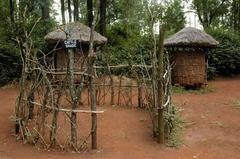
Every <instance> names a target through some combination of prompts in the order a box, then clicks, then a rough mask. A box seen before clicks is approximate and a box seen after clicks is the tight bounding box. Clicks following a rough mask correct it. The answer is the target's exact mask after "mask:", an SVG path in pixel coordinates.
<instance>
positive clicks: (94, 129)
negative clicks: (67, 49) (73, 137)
mask: <svg viewBox="0 0 240 159" xmlns="http://www.w3.org/2000/svg"><path fill="white" fill-rule="evenodd" d="M98 7H99V0H96V14H95V16H94V18H93V20H92V23H91V34H90V45H89V55H88V58H89V61H88V68H89V71H88V72H89V74H91V75H93V74H94V68H93V66H94V64H95V60H96V54H95V53H94V50H93V41H94V29H95V25H96V21H97V16H98ZM89 84H90V85H89V91H90V96H91V110H92V111H96V91H95V85H94V84H93V77H92V76H91V77H90V79H89ZM91 135H92V149H97V114H96V113H92V131H91Z"/></svg>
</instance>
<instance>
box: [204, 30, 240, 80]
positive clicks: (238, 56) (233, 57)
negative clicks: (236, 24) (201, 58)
mask: <svg viewBox="0 0 240 159" xmlns="http://www.w3.org/2000/svg"><path fill="white" fill-rule="evenodd" d="M208 32H209V33H210V34H211V35H212V36H213V37H214V38H215V39H216V40H217V41H218V42H219V46H218V47H217V48H216V49H214V50H212V51H211V52H210V53H209V55H208V62H209V70H208V73H209V76H208V77H209V78H212V77H214V76H215V75H216V74H218V75H224V76H229V75H232V74H239V73H240V69H239V68H240V37H239V36H238V35H237V34H234V33H233V32H232V31H230V30H224V29H215V30H209V31H208Z"/></svg>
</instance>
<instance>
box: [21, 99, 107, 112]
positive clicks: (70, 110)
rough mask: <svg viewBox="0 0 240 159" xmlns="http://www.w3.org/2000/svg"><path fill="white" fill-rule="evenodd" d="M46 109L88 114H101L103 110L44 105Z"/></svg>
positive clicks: (38, 104)
mask: <svg viewBox="0 0 240 159" xmlns="http://www.w3.org/2000/svg"><path fill="white" fill-rule="evenodd" d="M23 100H25V101H27V99H23ZM31 103H32V104H35V105H37V106H42V104H40V103H37V102H31ZM45 107H46V108H48V109H52V110H58V111H60V112H75V113H89V114H92V113H93V114H102V113H104V112H105V110H96V111H91V110H79V109H75V110H72V109H64V108H54V107H50V106H47V105H46V106H45Z"/></svg>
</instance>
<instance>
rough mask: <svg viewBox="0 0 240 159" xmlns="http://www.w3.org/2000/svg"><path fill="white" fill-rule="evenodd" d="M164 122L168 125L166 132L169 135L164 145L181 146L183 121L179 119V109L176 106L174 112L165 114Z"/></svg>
mask: <svg viewBox="0 0 240 159" xmlns="http://www.w3.org/2000/svg"><path fill="white" fill-rule="evenodd" d="M165 122H166V124H167V125H168V130H170V132H167V133H168V134H169V135H168V139H167V143H166V145H167V146H168V147H175V148H177V147H179V146H181V145H182V144H183V134H182V130H183V123H184V122H183V120H182V119H181V117H180V115H179V111H178V109H177V108H176V107H174V113H172V114H170V113H167V114H165ZM165 128H166V127H165ZM165 133H166V132H165Z"/></svg>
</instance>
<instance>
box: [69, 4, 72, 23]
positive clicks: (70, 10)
mask: <svg viewBox="0 0 240 159" xmlns="http://www.w3.org/2000/svg"><path fill="white" fill-rule="evenodd" d="M68 16H69V22H72V9H71V0H68Z"/></svg>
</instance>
